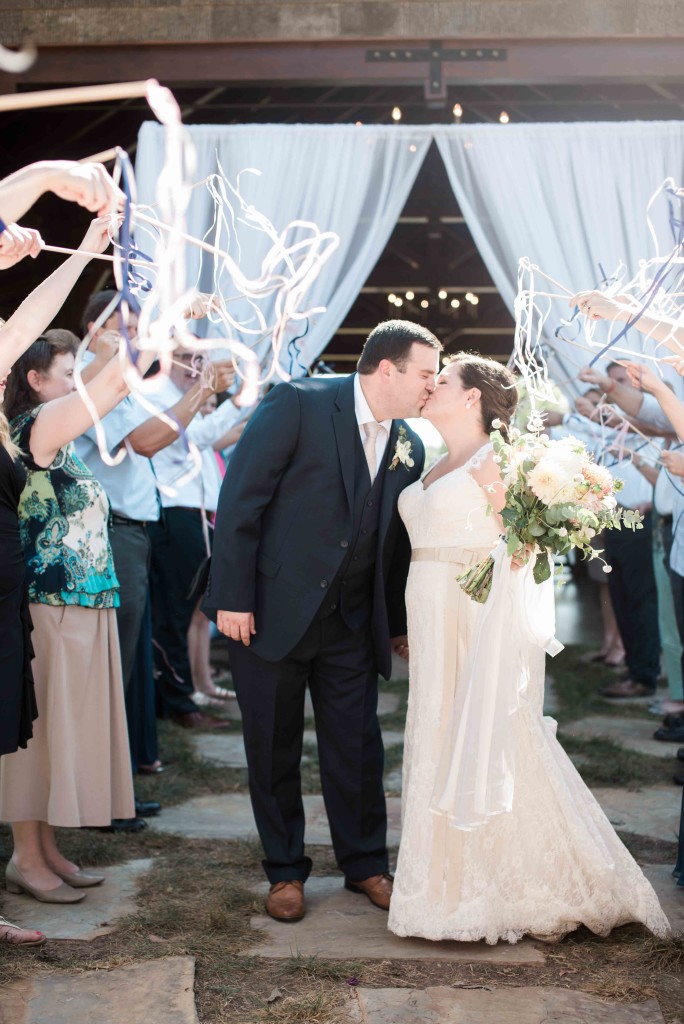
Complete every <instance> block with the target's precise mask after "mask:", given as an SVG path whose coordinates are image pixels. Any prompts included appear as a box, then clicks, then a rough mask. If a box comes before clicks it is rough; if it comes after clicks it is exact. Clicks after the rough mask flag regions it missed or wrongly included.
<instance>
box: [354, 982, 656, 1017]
mask: <svg viewBox="0 0 684 1024" xmlns="http://www.w3.org/2000/svg"><path fill="white" fill-rule="evenodd" d="M349 1016H350V1021H353V1022H356V1024H427V1022H430V1024H433V1022H434V1024H466V1022H467V1024H504V1022H505V1024H552V1022H554V1024H555V1022H558V1024H663V1017H662V1014H661V1012H660V1008H659V1007H658V1003H657V1001H656V1000H655V999H648V1000H647V1001H646V1002H642V1003H633V1004H631V1005H630V1004H625V1003H621V1004H620V1005H615V1004H613V1003H608V1002H606V1001H605V1000H602V999H598V998H597V997H596V996H592V995H588V994H587V993H586V992H573V991H571V990H570V989H565V988H516V989H514V990H513V994H512V992H511V989H499V990H498V991H497V990H496V989H486V988H477V989H458V988H456V989H455V988H451V987H446V986H441V987H439V988H427V989H423V990H420V989H407V988H376V989H367V988H359V989H357V990H356V992H355V997H354V998H353V999H352V1000H351V1009H350V1015H349Z"/></svg>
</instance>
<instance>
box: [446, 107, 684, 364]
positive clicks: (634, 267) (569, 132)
mask: <svg viewBox="0 0 684 1024" xmlns="http://www.w3.org/2000/svg"><path fill="white" fill-rule="evenodd" d="M434 135H435V138H436V140H437V145H438V147H439V151H440V153H441V155H442V158H443V160H444V163H445V166H446V169H447V173H448V175H449V181H450V182H451V186H452V188H453V190H454V194H455V196H456V199H457V201H458V204H459V206H460V208H461V211H462V213H463V216H464V217H465V220H466V223H467V225H468V228H469V229H470V232H471V234H472V236H473V240H474V241H475V244H476V245H477V248H478V250H479V252H480V254H481V256H482V258H483V260H484V262H485V264H486V266H487V269H488V271H489V273H490V274H491V276H492V279H493V281H494V283H495V284H496V286H497V288H498V289H499V291H500V293H501V295H502V297H503V299H504V301H505V302H506V304H507V306H508V307H509V309H510V310H511V312H513V305H514V299H515V295H516V290H517V278H518V261H519V259H520V257H523V256H526V257H528V258H529V259H530V260H531V261H532V263H534V264H536V265H537V266H538V267H540V269H541V270H543V271H544V272H546V273H547V274H548V275H550V277H552V278H554V279H555V280H556V281H557V282H559V283H560V284H562V285H564V286H565V287H566V288H569V289H571V290H573V291H575V290H577V291H579V290H580V289H586V288H593V287H596V286H597V285H599V284H600V282H601V281H602V279H603V277H604V275H605V276H607V277H610V276H611V275H612V274H613V273H614V272H615V270H616V269H617V267H618V265H619V263H620V262H621V261H622V263H624V264H625V265H626V276H625V278H624V280H625V281H628V280H629V279H630V278H631V277H632V276H633V275H634V274H635V273H636V272H637V271H638V269H639V262H640V261H641V260H644V259H649V258H650V257H652V256H655V255H656V244H657V247H658V249H659V251H660V253H661V254H667V253H669V251H670V250H671V249H672V234H671V230H670V226H669V221H668V206H667V202H666V201H665V200H664V199H663V198H662V197H661V198H660V199H659V200H658V201H657V202H656V203H654V205H653V207H652V210H651V218H652V224H653V229H654V232H655V236H656V239H657V242H656V241H655V240H654V238H653V237H652V236H651V233H650V231H649V226H648V221H647V216H646V209H647V206H648V203H649V200H650V199H651V197H652V196H653V194H654V193H655V192H656V190H657V189H658V187H659V186H660V185H662V183H663V182H664V181H665V179H666V178H673V179H674V180H675V182H676V183H677V184H678V185H680V184H684V124H682V123H679V122H644V121H637V122H622V123H607V124H606V123H590V124H531V125H526V124H519V125H518V124H516V125H455V126H445V127H443V128H442V127H438V126H435V128H434ZM676 212H677V215H678V216H681V211H680V210H679V209H678V210H677V211H676ZM536 286H537V288H538V289H539V290H540V291H542V290H543V291H546V292H551V293H560V289H559V288H558V287H557V286H556V285H554V284H553V283H552V282H550V281H546V280H544V279H543V278H542V277H541V276H537V278H536ZM549 301H550V305H551V310H550V315H549V316H548V318H547V320H546V331H545V340H546V341H547V342H549V343H551V345H554V337H553V335H554V330H555V328H556V327H557V326H559V324H560V321H561V318H563V317H566V318H567V316H568V313H569V309H568V305H567V301H566V300H564V299H554V300H549ZM603 336H604V337H605V334H604V335H603ZM578 340H579V341H580V342H581V341H582V338H581V337H580V338H579V339H578ZM620 346H621V347H622V346H624V347H627V348H631V349H633V350H634V351H635V352H639V351H642V350H643V348H644V340H643V337H642V335H640V334H639V332H637V331H636V330H632V331H631V332H629V334H628V336H627V337H626V338H625V339H624V340H623V341H622V342H621V343H620ZM554 347H555V349H556V351H557V352H558V354H559V356H560V358H561V360H563V366H562V367H560V366H557V367H556V369H557V371H558V373H557V375H559V376H564V377H566V376H574V374H575V373H576V372H577V364H580V365H581V364H583V363H586V362H588V359H589V356H588V355H587V354H586V353H583V352H582V351H580V350H579V349H576V348H572V347H571V346H568V345H566V346H562V343H557V344H555V345H554ZM566 370H568V371H569V373H568V374H566V373H565V372H564V371H566Z"/></svg>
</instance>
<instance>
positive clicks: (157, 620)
mask: <svg viewBox="0 0 684 1024" xmlns="http://www.w3.org/2000/svg"><path fill="white" fill-rule="evenodd" d="M148 530H149V533H150V539H151V541H152V573H151V581H152V630H153V636H154V666H155V674H156V680H157V697H158V704H159V711H160V714H161V715H162V716H163V717H165V716H169V715H187V714H190V713H191V712H194V711H197V705H196V704H194V703H193V701H192V700H191V697H192V694H193V685H192V673H191V671H190V653H189V650H188V629H189V627H190V621H191V619H192V615H193V612H194V610H195V607H196V605H197V595H196V594H194V593H193V584H194V582H195V579H196V577H197V573H198V571H199V569H200V567H201V566H202V563H203V562H204V560H205V559H206V557H207V550H206V545H205V543H204V534H203V531H202V512H201V511H200V510H199V509H194V508H182V507H181V506H177V507H175V508H165V509H164V512H163V515H162V519H161V520H160V521H159V522H158V523H151V524H150V525H149V527H148Z"/></svg>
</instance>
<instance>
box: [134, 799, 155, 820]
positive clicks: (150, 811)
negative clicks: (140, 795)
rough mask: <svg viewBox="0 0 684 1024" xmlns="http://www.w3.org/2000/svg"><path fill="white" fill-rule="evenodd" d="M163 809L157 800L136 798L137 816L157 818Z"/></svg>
mask: <svg viewBox="0 0 684 1024" xmlns="http://www.w3.org/2000/svg"><path fill="white" fill-rule="evenodd" d="M160 811H161V804H160V803H157V801H156V800H136V801H135V816H136V818H156V816H157V815H158V814H159V812H160Z"/></svg>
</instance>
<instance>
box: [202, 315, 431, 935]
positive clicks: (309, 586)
mask: <svg viewBox="0 0 684 1024" xmlns="http://www.w3.org/2000/svg"><path fill="white" fill-rule="evenodd" d="M440 350H441V344H440V342H439V341H438V340H437V338H435V336H434V335H433V334H431V333H430V331H428V330H426V329H425V328H424V327H421V326H420V325H419V324H414V323H410V322H409V321H405V320H389V321H387V322H386V323H381V324H379V325H378V327H376V328H375V329H374V330H373V331H372V332H371V334H370V335H369V337H368V339H367V341H366V344H365V346H364V349H363V352H362V353H361V357H360V359H359V362H358V367H357V371H358V372H357V373H356V374H352V375H351V376H349V377H344V378H342V379H340V378H326V377H323V378H308V379H303V380H296V381H292V382H290V383H287V384H280V385H278V387H276V388H274V389H273V391H271V393H270V394H269V395H268V396H267V397H266V398H265V399H264V401H263V402H262V403H261V405H260V407H259V409H258V410H257V412H256V414H255V415H254V416H253V417H252V419H251V420H250V422H249V424H248V426H247V429H246V430H245V432H244V434H243V436H242V439H241V440H240V443H239V444H238V446H237V448H236V450H235V453H234V455H233V457H232V459H231V461H230V464H229V467H228V471H227V473H226V476H225V479H224V482H223V486H222V489H221V496H220V499H219V506H218V512H217V516H216V529H215V535H214V550H213V557H212V566H211V572H210V574H209V579H208V584H207V592H206V597H205V604H204V609H205V611H206V612H207V614H209V615H210V616H211V617H212V618H213V617H216V621H217V624H218V628H219V629H220V630H221V632H222V633H225V635H226V636H227V637H229V648H230V664H231V668H232V672H233V679H234V683H235V689H236V692H237V697H238V701H239V704H240V710H241V712H242V722H243V728H244V740H245V750H246V753H247V763H248V766H249V786H250V795H251V799H252V806H253V809H254V817H255V819H256V824H257V828H258V830H259V835H260V837H261V841H262V844H263V847H264V851H265V854H266V857H265V860H264V861H263V865H264V869H265V871H266V874H267V876H268V879H269V882H270V883H271V887H270V892H269V895H268V897H267V900H266V910H267V911H268V913H269V914H270V915H271V916H272V917H274V918H276V919H277V920H280V921H296V920H299V919H300V918H302V917H303V916H304V882H305V881H306V879H307V877H308V875H309V872H310V870H311V860H310V859H309V858H308V857H306V856H305V855H304V809H303V804H302V796H301V784H300V760H301V755H302V738H303V729H304V695H305V690H306V686H307V684H308V685H309V689H310V691H311V699H312V701H313V707H314V714H315V719H316V733H317V737H318V751H319V759H320V771H321V784H322V789H323V797H324V800H325V807H326V811H327V814H328V819H329V822H330V831H331V833H332V840H333V847H334V850H335V855H336V858H337V862H338V864H339V867H340V869H341V870H342V871H343V872H344V875H345V879H346V880H345V885H346V886H347V888H348V889H351V890H352V891H353V892H359V893H363V894H365V895H366V896H368V898H369V899H370V900H371V902H373V903H374V904H376V906H379V907H382V908H383V909H385V910H386V909H388V908H389V900H390V896H391V893H392V879H391V877H390V876H389V875H388V873H387V872H388V857H387V847H386V833H387V816H386V808H385V796H384V792H383V779H382V773H383V758H384V751H383V745H382V737H381V734H380V725H379V722H378V717H377V700H378V690H377V680H378V672H380V673H382V675H383V676H384V677H385V678H389V675H390V672H391V653H392V650H393V649H394V650H395V651H397V652H398V653H400V654H403V655H404V656H406V655H407V653H408V651H407V646H406V645H407V640H406V611H405V607H404V590H405V586H406V577H407V573H408V566H409V560H410V547H409V542H408V537H407V534H406V531H405V529H404V526H403V524H402V522H401V520H400V518H399V516H398V513H397V499H398V498H399V494H400V493H401V491H402V490H403V489H404V488H405V487H406V486H408V484H410V483H413V482H414V481H415V480H417V479H418V478H419V476H420V473H421V470H422V468H423V461H424V457H425V455H424V449H423V445H422V442H421V441H420V439H419V438H418V437H417V435H416V434H414V433H413V431H411V430H410V429H409V428H408V426H407V425H406V424H405V423H403V422H402V420H401V419H400V418H399V417H404V416H406V417H411V416H418V415H419V414H420V410H421V408H422V406H423V404H424V403H425V401H426V399H427V397H428V395H429V394H430V392H431V391H432V390H433V389H434V385H435V375H436V373H437V371H438V366H439V353H440Z"/></svg>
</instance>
